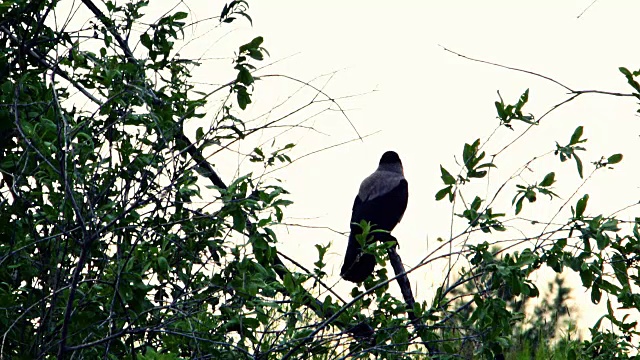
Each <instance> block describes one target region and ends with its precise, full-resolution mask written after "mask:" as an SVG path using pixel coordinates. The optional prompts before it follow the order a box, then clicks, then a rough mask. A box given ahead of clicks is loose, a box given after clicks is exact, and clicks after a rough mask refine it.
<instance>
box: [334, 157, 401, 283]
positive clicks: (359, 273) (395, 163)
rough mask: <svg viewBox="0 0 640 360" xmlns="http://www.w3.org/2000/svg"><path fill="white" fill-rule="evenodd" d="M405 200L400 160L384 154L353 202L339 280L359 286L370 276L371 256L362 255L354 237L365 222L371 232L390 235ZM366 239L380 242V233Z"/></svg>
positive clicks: (359, 232)
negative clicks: (382, 231)
mask: <svg viewBox="0 0 640 360" xmlns="http://www.w3.org/2000/svg"><path fill="white" fill-rule="evenodd" d="M408 199H409V184H408V183H407V180H406V179H405V178H404V169H403V167H402V162H401V161H400V157H399V156H398V154H397V153H396V152H395V151H387V152H385V153H384V154H383V155H382V157H381V158H380V163H379V165H378V168H377V169H376V171H374V172H373V174H371V175H369V176H368V177H367V178H365V179H364V180H363V181H362V183H361V184H360V189H359V191H358V195H357V196H356V198H355V200H354V202H353V209H352V211H351V232H350V233H349V242H348V244H347V252H346V253H345V258H344V263H343V265H342V269H341V271H340V276H341V277H342V278H343V279H345V280H347V281H351V282H354V283H360V282H362V281H364V280H365V279H366V278H367V277H369V275H371V274H372V273H373V270H374V268H375V266H376V259H375V256H374V255H373V254H366V253H364V252H363V251H362V247H361V246H360V243H358V241H357V240H356V236H357V235H359V234H362V227H361V226H360V225H359V224H360V222H361V221H362V220H366V221H368V222H369V223H370V224H371V230H386V231H388V232H391V231H392V230H393V228H395V227H396V225H398V223H399V222H400V220H402V216H403V215H404V212H405V210H406V209H407V202H408ZM371 230H370V231H371ZM370 236H373V237H374V239H375V240H381V238H382V236H381V233H373V234H370ZM375 240H374V241H375Z"/></svg>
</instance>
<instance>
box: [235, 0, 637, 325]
mask: <svg viewBox="0 0 640 360" xmlns="http://www.w3.org/2000/svg"><path fill="white" fill-rule="evenodd" d="M591 3H592V1H591V0H589V1H563V2H558V1H535V2H533V1H526V2H525V1H447V2H443V1H408V2H402V3H401V5H391V4H390V3H389V2H380V1H368V2H362V1H322V2H311V1H304V2H303V1H269V2H252V3H251V4H250V5H251V9H250V14H251V15H252V16H253V19H254V26H253V28H251V29H246V28H239V29H238V30H237V31H236V32H234V33H233V34H231V35H229V38H233V37H237V38H243V37H246V38H250V36H251V34H258V35H261V36H263V37H264V38H265V43H264V46H265V47H266V48H267V49H268V50H269V52H270V54H271V58H270V60H271V61H277V62H276V63H275V64H274V65H272V66H270V67H268V68H266V69H264V70H261V72H259V73H264V74H266V73H270V74H287V75H290V76H294V77H296V78H299V79H301V80H305V81H310V80H312V79H315V78H316V77H318V76H320V75H323V74H328V73H333V72H336V71H337V73H335V75H334V76H333V77H332V78H331V81H330V82H329V83H328V84H326V87H324V90H325V92H326V93H328V94H330V96H332V97H335V98H339V97H342V96H349V95H354V94H363V95H360V96H356V97H353V98H346V99H343V100H341V101H340V102H339V103H340V104H341V105H342V106H343V108H345V109H347V111H346V113H347V115H348V118H349V120H350V121H351V122H352V123H353V125H354V126H355V127H356V128H357V130H358V132H359V133H360V134H362V135H365V134H372V133H375V134H374V135H372V136H370V137H367V138H365V139H364V140H363V141H354V142H351V143H348V144H346V145H343V146H340V147H336V148H331V149H329V150H326V151H323V152H320V153H317V154H314V155H312V156H309V157H306V158H303V159H301V160H300V161H298V162H296V163H294V164H292V165H291V166H289V167H287V168H285V169H283V170H280V171H278V172H276V174H277V177H279V178H281V179H285V182H284V186H285V188H287V189H288V190H289V191H290V192H291V195H290V198H291V199H292V200H293V201H295V204H294V205H293V206H291V207H290V208H289V209H288V211H287V212H286V214H287V219H286V221H287V222H289V223H295V224H302V225H305V226H308V227H296V226H290V227H288V228H286V229H280V230H281V231H280V233H279V234H280V240H281V242H282V245H281V246H280V247H279V250H281V251H283V252H284V253H285V254H287V255H289V256H292V257H294V258H295V259H296V260H298V261H300V262H301V263H302V264H304V265H305V266H307V267H309V268H311V267H312V266H313V262H314V261H315V260H316V251H315V248H314V245H315V244H318V243H320V244H326V243H329V242H331V248H330V252H329V255H328V257H327V262H328V271H329V273H330V280H332V281H330V282H329V283H331V284H334V283H335V284H336V289H338V290H339V292H340V293H342V294H344V297H345V298H349V296H348V293H349V291H350V289H351V284H349V283H345V282H344V281H340V279H339V268H340V265H341V262H342V256H343V253H344V250H345V249H346V241H347V239H346V236H341V235H339V234H336V233H335V232H332V231H330V230H323V229H318V228H316V227H329V228H331V229H333V230H337V231H347V230H348V226H349V224H348V220H349V217H350V211H351V205H352V202H353V199H354V197H355V194H356V193H357V190H358V186H359V184H360V182H361V181H362V179H364V178H365V177H366V176H367V175H369V174H370V173H371V172H372V171H373V170H375V168H376V166H377V162H378V160H379V157H380V155H381V154H382V153H383V152H384V151H386V150H395V151H397V152H398V153H399V154H400V156H401V158H402V160H403V163H404V166H405V175H406V178H407V179H408V181H409V191H410V199H409V206H408V208H407V212H406V213H405V216H404V218H403V220H402V222H401V223H400V224H399V225H398V227H397V228H396V230H394V235H395V236H396V237H397V238H398V239H399V241H400V249H399V254H400V255H401V256H402V259H403V261H404V263H405V265H406V266H407V267H411V266H414V265H416V264H417V263H418V262H419V261H420V260H422V259H423V258H424V257H425V256H427V254H429V252H430V251H433V249H435V248H436V247H437V246H438V245H439V243H438V242H437V239H438V238H445V239H446V238H448V237H449V236H450V234H451V230H450V226H451V217H452V215H451V205H450V204H449V203H447V202H445V201H441V202H436V201H435V199H434V195H435V193H436V192H437V191H438V190H439V189H440V188H442V187H443V185H442V182H441V180H440V178H439V177H440V172H439V166H440V165H441V164H442V165H443V166H445V167H446V168H448V169H449V170H450V171H452V172H453V171H456V172H457V171H458V170H459V166H458V165H456V160H455V158H454V156H457V158H458V159H459V158H460V154H461V152H462V147H463V145H464V143H465V142H467V143H470V142H472V141H474V140H475V139H477V138H480V139H481V141H482V142H483V143H484V141H485V140H486V139H487V138H488V136H489V135H490V134H491V133H492V132H493V130H494V129H495V128H496V126H497V125H498V120H497V119H496V112H495V107H494V101H496V100H497V99H498V95H497V91H500V94H501V95H502V97H503V98H504V100H505V102H509V103H515V102H516V100H517V99H518V97H519V96H520V94H521V93H522V92H523V91H524V90H525V89H530V96H529V98H530V101H529V104H528V105H527V106H526V107H525V110H526V112H530V113H532V114H534V115H535V116H536V117H540V116H541V115H542V114H543V113H544V112H546V111H547V110H549V109H550V108H551V107H553V106H554V105H555V104H557V103H560V102H562V101H563V100H566V99H567V98H568V96H567V90H566V89H564V88H563V87H561V86H558V85H557V84H554V83H552V82H551V81H549V80H545V79H543V78H541V77H537V76H534V75H531V74H525V73H522V72H516V71H511V70H507V69H504V68H499V67H496V66H491V65H488V64H483V63H479V62H474V61H470V60H468V59H464V58H462V57H459V56H456V55H455V54H453V53H451V52H448V51H446V50H445V48H446V49H450V50H452V51H455V52H457V53H460V54H463V55H465V56H467V57H471V58H476V59H482V60H485V61H489V62H494V63H499V64H503V65H506V66H510V67H515V68H520V69H525V70H528V71H532V72H535V73H538V74H541V75H544V76H547V77H550V78H553V79H555V80H557V81H558V82H561V83H563V84H565V85H566V86H568V87H569V88H571V89H574V90H591V89H597V90H604V91H611V92H629V90H630V88H629V86H628V85H627V84H626V82H625V79H624V77H623V76H622V75H621V74H620V72H619V71H618V67H620V66H625V67H628V68H630V69H634V68H637V67H638V66H639V65H640V64H638V59H639V58H640V57H639V56H638V55H640V49H638V47H637V46H635V45H634V42H635V41H634V37H633V34H634V33H635V30H636V29H635V24H637V19H636V17H635V16H636V15H635V14H638V10H640V3H637V2H634V1H604V0H600V1H596V2H595V3H593V5H592V6H591V7H589V6H590V4H591ZM587 8H588V9H587ZM585 9H587V10H586V11H585ZM583 12H584V13H583ZM581 14H582V15H581ZM579 15H580V17H579V18H578V16H579ZM325 79H326V78H322V79H320V80H318V81H316V82H314V84H316V85H325V83H324V80H325ZM290 85H291V84H287V83H286V82H283V83H277V86H275V85H274V84H273V83H270V82H269V81H268V80H267V81H265V83H264V84H259V85H258V86H257V88H256V90H255V94H256V104H255V105H256V107H261V106H264V107H265V108H269V106H270V105H272V104H273V103H275V101H273V100H270V99H271V97H273V98H275V99H284V98H286V96H288V93H289V91H290V90H287V89H290V88H289V86H290ZM263 86H264V87H265V88H263ZM263 96H264V97H263ZM265 97H266V99H265ZM270 101H273V102H270ZM636 109H637V105H636V104H635V101H633V99H632V98H628V97H627V98H620V97H613V96H605V95H583V96H580V97H579V98H577V99H576V100H574V101H572V102H571V103H568V104H566V105H565V106H563V107H561V108H559V109H558V110H556V111H554V112H552V113H551V114H550V115H549V116H547V117H546V118H545V119H544V120H543V122H542V124H541V125H540V126H538V127H536V128H534V129H532V130H531V131H530V132H529V133H528V134H527V136H526V137H524V138H523V139H522V140H520V141H519V142H518V143H516V144H515V145H514V146H513V147H511V148H509V151H507V152H505V153H503V154H501V155H500V157H498V158H497V159H496V165H497V166H498V169H497V170H495V171H493V172H492V175H491V177H490V179H489V181H484V182H480V184H479V185H476V187H471V188H470V190H469V192H468V193H466V194H467V196H470V197H472V196H473V194H478V195H480V196H483V195H484V196H486V195H489V194H493V192H494V191H495V189H496V188H497V187H498V186H499V185H501V184H502V182H503V181H504V180H505V179H506V178H508V177H509V176H511V174H513V171H514V170H515V169H516V168H517V167H519V166H521V165H523V164H524V163H525V162H526V161H528V160H530V159H531V158H533V157H534V156H538V155H541V154H543V153H546V152H547V151H550V150H553V149H554V148H555V142H556V141H558V142H560V143H561V144H562V143H563V142H564V143H567V142H568V139H569V138H570V136H571V134H572V133H573V130H574V129H575V128H576V127H577V126H580V125H582V126H584V128H585V135H584V137H585V138H588V139H589V140H588V142H587V143H586V147H587V149H588V150H589V151H588V152H586V153H585V154H584V155H582V159H583V162H584V163H585V169H586V171H585V173H589V171H590V169H591V168H592V165H589V164H590V162H591V161H596V160H598V159H599V158H600V157H601V156H605V157H606V156H609V155H611V154H614V153H623V154H624V156H625V157H624V161H623V162H622V163H620V164H619V165H618V166H616V169H615V171H609V170H605V171H600V172H598V173H597V174H596V175H594V177H593V178H591V179H590V180H589V181H588V182H587V183H586V184H585V185H584V186H582V187H580V185H581V183H582V181H581V180H580V178H579V177H578V176H577V172H576V169H575V164H574V163H572V162H571V163H570V162H567V163H560V161H559V160H558V159H557V158H556V157H553V156H549V155H548V156H546V157H545V158H543V159H541V160H540V161H538V162H536V163H535V166H533V167H532V170H533V172H531V173H530V174H529V173H527V174H526V175H525V178H524V179H522V180H523V181H528V182H530V183H533V182H536V181H538V182H539V181H540V180H541V179H542V178H543V177H544V175H545V174H546V173H547V172H549V171H555V172H556V173H557V176H556V178H557V180H558V183H557V184H556V185H555V188H554V190H555V191H556V192H557V193H558V194H559V195H560V196H561V198H562V199H560V200H555V201H549V200H548V199H546V198H540V199H539V201H538V202H537V203H536V204H531V206H528V205H525V210H524V211H523V213H522V217H523V218H529V219H531V218H535V219H538V220H547V221H548V220H550V219H552V218H553V216H554V214H555V212H556V210H557V209H558V207H559V206H560V205H562V204H563V203H564V201H567V200H570V201H569V203H570V204H575V201H576V200H577V198H578V197H580V196H582V194H585V193H589V194H591V199H590V202H589V210H592V211H593V212H598V213H600V212H601V213H604V214H611V213H613V212H614V211H617V210H619V209H621V208H623V207H625V206H628V205H631V204H633V203H634V202H637V200H638V195H639V191H638V186H637V184H636V181H635V179H637V175H638V172H637V170H636V169H637V168H638V166H637V164H638V161H639V160H640V159H638V156H637V155H636V154H635V153H636V151H635V150H636V149H637V146H638V141H639V140H640V138H639V137H638V136H639V135H640V125H639V124H638V119H637V116H636V113H635V111H636ZM313 125H314V127H315V128H316V129H317V130H318V131H322V132H323V133H324V134H326V135H322V134H317V133H315V132H313V131H306V132H304V131H303V132H302V134H301V135H300V134H297V135H295V136H292V139H293V140H292V141H295V142H297V143H298V145H297V147H296V148H295V149H294V151H293V155H294V156H293V157H294V158H295V157H296V156H301V155H304V154H307V153H308V152H312V151H315V150H317V149H321V148H324V147H327V146H331V145H333V144H338V143H341V142H343V141H348V140H352V139H353V138H354V137H355V136H356V134H355V133H354V130H353V129H352V128H351V125H350V124H349V122H348V121H347V120H346V119H345V118H344V116H342V114H341V113H339V112H333V113H323V114H322V115H321V116H319V117H318V118H317V119H314V122H313ZM514 128H515V131H510V130H507V129H505V128H502V129H500V130H498V131H497V132H496V134H495V135H494V136H493V137H492V138H491V141H490V142H489V143H488V144H487V147H486V148H485V149H486V151H487V153H488V154H494V153H496V152H497V151H498V150H499V149H501V148H502V147H503V146H504V145H505V144H507V143H508V142H510V141H511V140H513V139H514V138H515V137H516V136H517V135H518V134H520V133H521V132H522V131H523V130H524V129H525V128H526V126H525V124H516V125H515V126H514ZM563 145H564V144H563ZM229 176H231V175H229ZM523 181H520V183H522V182H523ZM513 185H514V184H513V183H512V184H511V187H513ZM576 190H577V191H576ZM509 191H510V192H506V193H505V194H504V195H503V196H502V197H501V198H500V199H499V200H500V201H499V202H498V203H497V204H500V206H502V207H501V208H499V209H500V210H502V211H506V212H508V213H509V216H510V217H513V208H509V205H510V201H511V197H512V196H513V194H514V192H513V189H509ZM574 192H576V195H574V197H571V196H572V194H573V193H574ZM467 200H468V201H470V200H471V199H467ZM632 210H633V208H632V209H631V211H627V212H623V213H621V216H622V218H626V219H633V217H634V214H633V211H632ZM588 212H589V211H588ZM567 214H568V207H565V211H564V212H563V213H562V214H560V215H559V216H558V217H557V218H556V219H555V220H557V222H560V221H565V220H566V219H567V218H568V215H567ZM516 224H517V223H516ZM520 224H521V225H520V227H523V226H526V224H522V223H520ZM464 225H465V224H464V222H460V221H458V220H456V225H455V226H454V228H455V229H457V230H458V232H459V231H461V230H462V229H463V228H464V227H463V226H464ZM455 233H457V232H456V231H454V234H455ZM494 239H495V238H494ZM470 241H477V240H475V239H473V238H472V239H471V240H470ZM490 241H491V240H490ZM444 265H446V264H442V263H435V264H431V265H429V266H424V267H422V268H420V269H418V270H417V271H415V272H414V273H412V274H411V276H410V280H411V282H412V284H413V290H414V294H416V296H417V298H418V299H420V300H425V299H429V297H430V295H431V294H432V291H433V290H434V289H435V288H436V287H437V286H439V285H440V283H441V281H442V273H443V272H444V270H443V267H444ZM389 271H390V272H391V269H390V267H389ZM549 275H550V274H536V275H535V276H534V279H538V280H539V282H538V286H540V287H541V288H545V287H546V285H545V284H544V281H546V280H547V279H548V278H549ZM567 279H568V280H569V281H570V282H571V283H572V284H574V285H575V286H576V289H575V290H574V292H573V301H574V304H575V305H576V306H577V307H578V308H580V309H581V310H582V311H581V313H582V314H581V315H582V316H583V319H584V323H583V325H584V326H586V325H591V324H593V322H594V321H595V320H596V318H594V316H595V314H596V313H595V312H593V311H590V310H589V309H590V308H591V305H590V303H589V301H588V299H589V295H588V294H589V293H588V292H585V291H584V289H582V288H581V287H580V284H579V280H578V279H577V277H576V276H569V277H567ZM391 288H392V290H393V291H394V292H395V294H396V295H397V296H399V295H398V294H399V292H398V291H397V289H395V286H392V287H391ZM604 301H605V300H603V302H604ZM584 326H583V327H584Z"/></svg>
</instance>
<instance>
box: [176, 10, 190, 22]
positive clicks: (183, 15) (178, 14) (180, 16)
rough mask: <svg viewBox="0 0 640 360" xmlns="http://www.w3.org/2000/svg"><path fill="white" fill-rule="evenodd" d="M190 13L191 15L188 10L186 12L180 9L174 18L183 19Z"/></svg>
mask: <svg viewBox="0 0 640 360" xmlns="http://www.w3.org/2000/svg"><path fill="white" fill-rule="evenodd" d="M188 15H189V14H187V13H186V12H184V11H178V12H177V13H175V14H173V19H174V20H182V19H186V17H187V16H188Z"/></svg>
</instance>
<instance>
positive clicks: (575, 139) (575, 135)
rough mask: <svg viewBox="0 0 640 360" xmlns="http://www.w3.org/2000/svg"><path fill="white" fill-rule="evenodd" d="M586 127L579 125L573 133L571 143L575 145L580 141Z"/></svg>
mask: <svg viewBox="0 0 640 360" xmlns="http://www.w3.org/2000/svg"><path fill="white" fill-rule="evenodd" d="M583 130H584V128H583V127H582V126H578V127H577V128H576V129H575V131H574V132H573V135H571V140H570V141H569V145H575V144H577V143H579V142H580V137H581V136H582V131H583Z"/></svg>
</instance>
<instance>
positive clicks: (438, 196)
mask: <svg viewBox="0 0 640 360" xmlns="http://www.w3.org/2000/svg"><path fill="white" fill-rule="evenodd" d="M449 193H451V185H449V186H447V187H446V188H444V189H441V190H440V191H438V192H437V193H436V201H440V200H442V199H444V197H445V196H447V194H449Z"/></svg>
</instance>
